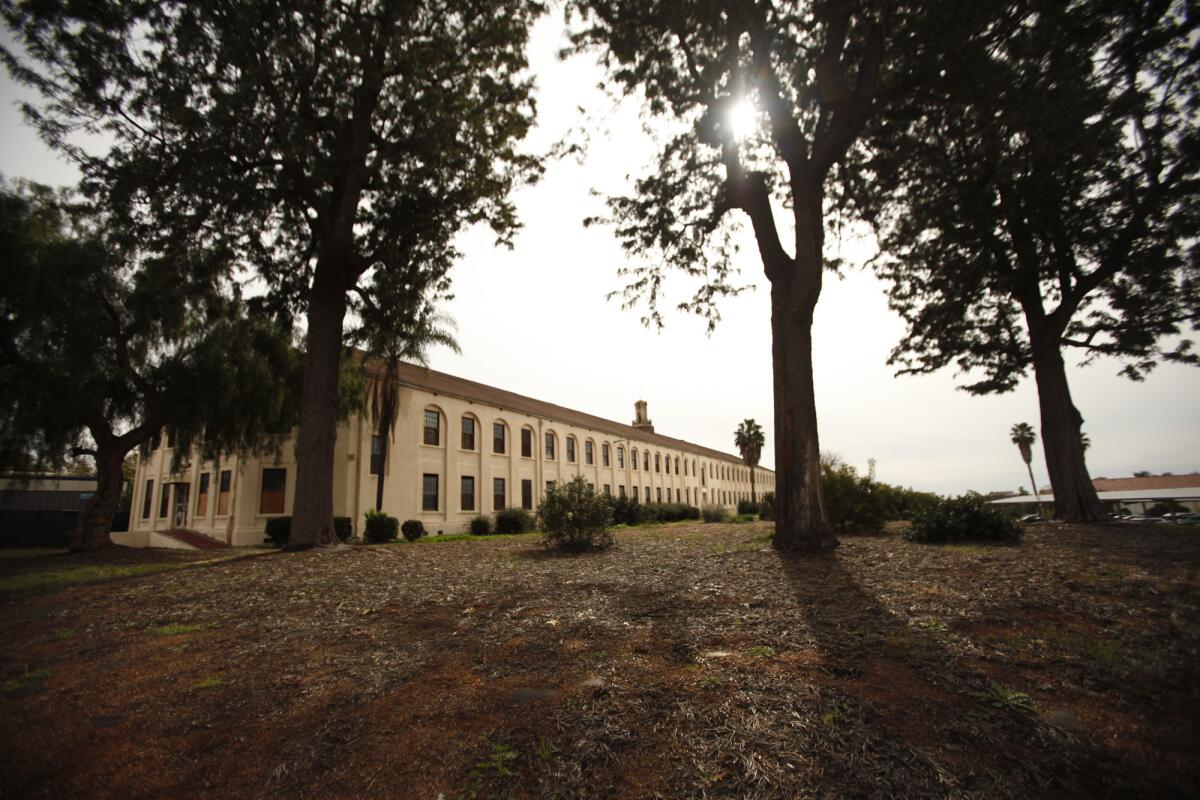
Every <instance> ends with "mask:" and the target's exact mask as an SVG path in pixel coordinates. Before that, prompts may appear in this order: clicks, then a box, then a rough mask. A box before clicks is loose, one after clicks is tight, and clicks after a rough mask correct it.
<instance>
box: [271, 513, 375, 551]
mask: <svg viewBox="0 0 1200 800" xmlns="http://www.w3.org/2000/svg"><path fill="white" fill-rule="evenodd" d="M333 532H334V533H335V534H337V538H338V540H339V541H342V542H348V541H350V537H351V536H353V535H354V524H353V523H352V522H351V521H350V518H349V517H334V518H333ZM291 533H292V518H291V517H271V518H270V519H268V520H267V538H268V539H270V541H271V544H276V545H279V546H280V547H283V546H284V545H286V544H287V543H288V537H289V536H290V535H291Z"/></svg>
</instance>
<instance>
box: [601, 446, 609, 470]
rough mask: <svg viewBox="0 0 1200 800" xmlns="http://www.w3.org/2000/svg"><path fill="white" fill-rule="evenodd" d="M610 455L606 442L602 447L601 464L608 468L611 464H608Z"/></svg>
mask: <svg viewBox="0 0 1200 800" xmlns="http://www.w3.org/2000/svg"><path fill="white" fill-rule="evenodd" d="M609 455H610V453H609V447H608V442H605V443H604V444H602V445H600V463H601V464H603V465H604V466H606V467H607V466H609V463H608V457H609Z"/></svg>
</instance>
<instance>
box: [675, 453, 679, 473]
mask: <svg viewBox="0 0 1200 800" xmlns="http://www.w3.org/2000/svg"><path fill="white" fill-rule="evenodd" d="M675 474H676V475H678V474H679V456H675Z"/></svg>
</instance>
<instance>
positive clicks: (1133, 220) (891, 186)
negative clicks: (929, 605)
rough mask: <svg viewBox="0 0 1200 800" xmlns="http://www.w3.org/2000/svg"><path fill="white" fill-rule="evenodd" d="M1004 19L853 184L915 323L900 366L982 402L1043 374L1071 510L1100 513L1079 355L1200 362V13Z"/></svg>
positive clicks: (883, 121) (930, 86) (889, 116)
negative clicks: (1198, 331)
mask: <svg viewBox="0 0 1200 800" xmlns="http://www.w3.org/2000/svg"><path fill="white" fill-rule="evenodd" d="M979 5H980V6H987V5H989V4H979ZM987 13H989V14H992V15H994V19H993V21H992V23H991V24H989V25H987V26H981V27H979V28H977V29H976V30H975V31H974V32H973V33H970V34H969V35H964V36H962V37H960V38H959V41H958V44H957V46H956V47H955V48H953V50H952V51H951V52H952V56H951V57H943V59H942V62H941V63H942V64H943V69H941V70H940V71H937V72H930V71H929V70H926V74H927V75H929V78H928V80H926V81H925V82H923V83H922V84H921V85H919V86H917V87H915V88H914V91H911V92H908V93H906V94H905V95H903V96H898V97H897V98H896V99H895V102H893V103H891V104H889V106H888V111H887V113H884V114H881V115H879V116H877V117H876V121H875V123H874V124H873V125H872V126H871V128H870V130H869V131H868V134H867V136H866V137H865V140H866V141H867V143H868V149H869V150H870V153H871V154H870V157H869V158H868V159H866V160H865V162H864V163H863V164H862V168H861V169H859V170H857V171H855V172H854V173H853V174H852V175H851V178H852V180H851V181H850V183H851V185H852V186H853V189H854V190H853V191H852V194H853V195H854V196H855V199H856V201H857V202H858V203H859V205H860V210H861V211H862V212H863V213H864V216H865V217H867V218H868V219H870V220H871V221H872V222H874V224H875V227H876V230H877V231H878V234H879V238H880V250H881V255H880V257H879V259H878V262H877V264H878V271H879V273H880V274H881V276H882V277H884V278H885V279H886V280H887V281H889V282H890V284H891V289H890V302H891V306H892V308H893V309H894V310H896V311H898V312H899V313H900V315H901V316H902V317H903V318H904V319H905V321H906V322H907V324H908V330H907V333H906V335H905V337H904V338H903V339H902V340H901V342H900V343H899V345H897V347H896V348H895V349H894V351H893V353H892V356H891V363H894V364H898V365H899V366H900V368H901V370H900V371H901V372H908V373H925V372H932V371H935V370H938V369H941V368H943V367H946V366H950V365H953V366H956V367H957V368H958V369H959V370H961V371H963V372H972V371H974V372H975V377H976V378H977V379H976V380H974V381H973V382H971V383H968V384H967V385H965V386H964V387H963V388H964V389H965V390H966V391H968V392H971V393H974V394H985V393H994V392H1005V391H1009V390H1011V389H1012V388H1013V387H1014V386H1016V385H1017V383H1018V382H1019V381H1020V380H1021V379H1022V377H1024V376H1025V375H1026V374H1028V371H1029V369H1030V367H1032V369H1033V375H1034V379H1035V381H1036V383H1037V388H1038V400H1039V405H1040V412H1041V432H1042V443H1043V447H1044V449H1045V454H1046V465H1047V468H1048V471H1049V475H1050V483H1051V485H1052V486H1053V488H1054V500H1055V506H1056V510H1057V516H1058V517H1059V518H1061V519H1067V520H1098V519H1102V518H1103V516H1104V509H1103V507H1102V505H1101V503H1100V501H1099V499H1098V497H1097V495H1096V491H1095V488H1094V486H1093V484H1092V481H1091V478H1090V476H1089V475H1088V471H1087V465H1086V463H1085V460H1084V450H1085V449H1086V446H1085V444H1084V440H1083V439H1082V436H1081V425H1082V423H1083V417H1082V415H1081V414H1080V412H1079V411H1078V409H1077V408H1076V406H1075V403H1074V400H1073V399H1072V396H1071V392H1070V387H1069V383H1068V379H1067V370H1066V366H1065V360H1064V351H1066V350H1068V349H1070V350H1072V351H1073V352H1076V353H1080V354H1082V355H1083V356H1084V357H1085V359H1086V360H1088V361H1090V360H1091V359H1094V358H1096V357H1098V356H1112V357H1116V358H1120V359H1124V360H1125V362H1126V366H1125V367H1124V369H1123V373H1124V374H1125V375H1127V376H1128V377H1130V378H1134V379H1139V380H1140V379H1141V378H1142V377H1143V376H1144V375H1145V373H1146V372H1147V371H1148V370H1150V369H1151V368H1152V367H1153V366H1154V365H1155V364H1156V363H1158V362H1159V361H1163V360H1166V361H1175V362H1182V363H1188V364H1196V363H1198V359H1197V357H1196V354H1195V353H1193V352H1192V351H1191V342H1190V341H1188V340H1181V339H1179V338H1178V335H1179V334H1181V333H1183V332H1185V331H1186V330H1187V329H1188V328H1191V329H1193V330H1194V329H1195V328H1196V327H1197V324H1198V323H1200V249H1198V248H1197V245H1196V231H1197V228H1198V223H1200V203H1198V202H1197V200H1198V198H1200V133H1198V128H1197V124H1196V122H1197V114H1198V112H1200V58H1198V57H1197V50H1196V41H1197V37H1198V36H1200V30H1198V29H1197V26H1200V16H1198V15H1197V14H1196V11H1195V8H1194V7H1193V6H1192V4H1191V3H1188V2H1186V1H1185V0H1160V1H1158V2H1143V3H1119V2H1110V0H1076V1H1075V2H1071V3H1035V2H1007V3H1004V4H995V5H994V6H991V7H990V8H989V9H988V10H987ZM901 58H902V59H905V60H907V61H908V63H909V64H911V65H912V66H911V67H910V69H912V70H913V71H918V70H920V69H921V68H922V67H921V64H920V62H921V60H922V58H924V56H923V54H921V53H920V52H913V53H911V54H901Z"/></svg>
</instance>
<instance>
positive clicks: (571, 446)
mask: <svg viewBox="0 0 1200 800" xmlns="http://www.w3.org/2000/svg"><path fill="white" fill-rule="evenodd" d="M567 461H569V462H570V463H572V464H574V463H575V437H574V436H568V437H567Z"/></svg>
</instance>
